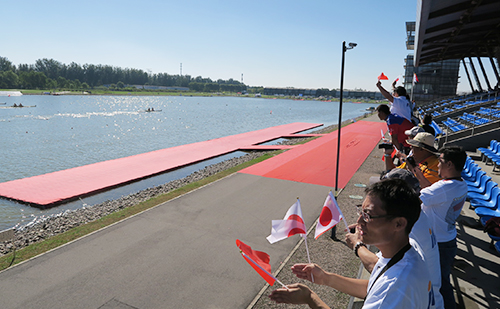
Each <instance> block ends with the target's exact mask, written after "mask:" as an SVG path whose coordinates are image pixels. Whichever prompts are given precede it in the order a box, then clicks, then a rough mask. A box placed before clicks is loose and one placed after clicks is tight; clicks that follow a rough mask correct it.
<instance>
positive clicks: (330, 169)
mask: <svg viewBox="0 0 500 309" xmlns="http://www.w3.org/2000/svg"><path fill="white" fill-rule="evenodd" d="M380 130H383V131H384V132H385V131H387V125H386V124H385V123H384V122H369V121H358V122H355V123H353V124H350V125H348V126H346V127H344V128H342V130H341V137H340V151H341V152H340V165H339V185H338V188H343V187H345V185H346V184H347V183H348V182H349V179H351V177H352V176H353V175H354V173H355V172H356V171H357V170H358V168H359V167H360V166H361V164H362V163H363V162H364V161H365V159H366V157H367V156H368V155H369V154H370V153H371V152H372V150H373V148H374V147H375V145H376V144H377V143H378V142H380V139H381V138H382V136H381V134H380ZM337 136H338V131H334V132H332V133H330V134H327V135H325V136H323V137H320V138H318V139H315V140H313V141H311V142H309V143H307V144H304V145H300V146H298V147H295V148H293V149H291V150H288V151H287V152H285V153H283V154H280V155H279V156H276V157H274V158H271V159H268V160H266V161H263V162H261V163H258V164H255V165H252V166H250V167H248V168H246V169H244V170H241V171H240V173H246V174H252V175H258V176H264V177H269V178H277V179H283V180H292V181H298V182H304V183H309V184H315V185H322V186H329V187H335V169H336V164H337V163H336V162H337Z"/></svg>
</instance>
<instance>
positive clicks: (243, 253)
mask: <svg viewBox="0 0 500 309" xmlns="http://www.w3.org/2000/svg"><path fill="white" fill-rule="evenodd" d="M240 253H241V254H242V255H243V256H244V257H246V258H247V259H248V260H249V261H251V262H252V264H253V265H255V266H257V267H258V268H260V270H262V271H263V272H265V273H266V274H268V275H269V276H271V277H272V278H273V279H274V280H276V282H278V283H279V284H281V286H282V287H284V288H285V289H287V290H290V289H289V288H288V287H287V286H286V285H284V284H283V282H281V281H279V280H278V278H276V277H275V276H273V275H272V274H270V273H269V272H268V271H267V270H265V269H264V268H262V266H260V265H259V264H257V263H256V262H255V261H254V260H253V259H252V258H251V257H249V256H248V255H247V254H246V253H245V252H243V251H240Z"/></svg>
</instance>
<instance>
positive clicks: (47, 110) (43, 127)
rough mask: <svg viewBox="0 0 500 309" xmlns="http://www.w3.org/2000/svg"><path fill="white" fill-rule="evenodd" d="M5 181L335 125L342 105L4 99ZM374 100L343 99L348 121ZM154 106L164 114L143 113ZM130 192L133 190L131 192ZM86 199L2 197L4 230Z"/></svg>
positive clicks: (0, 140)
mask: <svg viewBox="0 0 500 309" xmlns="http://www.w3.org/2000/svg"><path fill="white" fill-rule="evenodd" d="M0 101H2V102H6V105H7V106H9V105H13V104H14V103H16V104H19V103H22V104H23V105H30V106H31V105H36V107H33V108H10V109H2V110H0V162H1V167H2V168H1V172H0V182H5V181H10V180H14V179H19V178H24V177H31V176H36V175H41V174H45V173H50V172H54V171H58V170H64V169H68V168H72V167H77V166H82V165H86V164H92V163H96V162H101V161H104V160H111V159H116V158H121V157H127V156H131V155H136V154H140V153H145V152H149V151H154V150H158V149H164V148H169V147H173V146H178V145H184V144H190V143H195V142H199V141H205V140H209V139H214V138H219V137H223V136H228V135H234V134H239V133H244V132H248V131H253V130H259V129H264V128H267V127H271V126H277V125H282V124H287V123H291V122H309V123H324V124H325V125H330V124H334V123H336V122H337V120H338V103H337V102H319V101H293V100H282V99H275V100H269V99H260V98H237V97H182V96H178V97H177V96H172V97H163V96H21V97H2V98H1V99H0ZM368 106H373V105H371V104H363V103H360V104H355V103H345V104H344V106H343V119H349V118H354V117H357V116H359V115H362V114H363V113H365V109H366V108H367V107H368ZM150 107H154V108H155V110H161V112H153V113H146V112H144V111H145V110H146V109H148V108H150ZM236 155H241V154H231V155H229V156H226V157H223V158H218V159H213V160H211V161H209V162H204V163H200V164H198V165H196V166H192V167H189V168H186V169H185V170H182V171H176V172H175V173H169V175H163V176H162V177H160V178H158V179H155V180H146V181H144V182H143V183H141V184H135V185H134V186H132V187H127V188H120V189H115V190H112V192H105V193H102V194H100V195H98V196H95V197H93V198H88V199H86V200H85V203H86V204H88V205H93V204H97V203H100V202H103V201H105V200H106V199H114V198H118V197H120V196H122V195H127V194H130V193H133V192H136V191H138V190H141V189H143V188H147V187H148V186H154V185H157V184H159V183H158V182H168V181H170V180H173V179H177V178H181V177H184V176H186V175H187V174H188V173H191V172H193V171H195V170H197V169H200V168H203V167H204V166H206V165H208V164H212V163H215V162H218V161H220V160H222V159H226V158H228V157H231V156H236ZM130 190H132V191H130ZM83 203H84V202H74V203H71V204H68V205H61V206H58V207H56V208H54V209H48V210H40V209H37V208H33V207H30V206H27V205H23V204H19V203H16V202H13V201H9V200H6V199H1V198H0V230H2V229H4V228H9V227H12V226H15V225H16V224H26V223H27V222H30V221H32V220H33V219H35V218H37V217H39V216H42V215H50V214H54V213H59V212H62V211H64V210H66V209H75V208H78V207H81V206H82V204H83Z"/></svg>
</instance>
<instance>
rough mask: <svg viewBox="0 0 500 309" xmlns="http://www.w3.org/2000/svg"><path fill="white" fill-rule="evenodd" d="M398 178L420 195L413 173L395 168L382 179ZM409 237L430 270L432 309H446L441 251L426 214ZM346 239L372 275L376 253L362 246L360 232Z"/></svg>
mask: <svg viewBox="0 0 500 309" xmlns="http://www.w3.org/2000/svg"><path fill="white" fill-rule="evenodd" d="M396 178H397V179H402V180H404V181H405V182H406V183H407V184H408V185H410V187H411V188H412V189H414V190H415V192H416V193H417V194H419V193H420V183H419V181H418V179H417V178H416V177H415V176H414V175H413V174H412V172H410V171H408V170H406V169H401V168H394V169H392V170H391V171H390V172H389V173H387V174H385V175H384V176H383V177H382V179H396ZM400 207H406V205H405V204H401V205H400ZM355 226H356V224H353V225H352V226H349V228H354V227H355ZM409 237H410V244H411V246H412V247H413V248H415V250H416V251H417V252H418V254H419V255H420V256H421V258H422V260H423V261H424V263H425V265H426V267H427V269H428V270H429V275H430V277H431V281H432V289H433V296H434V301H433V302H431V304H430V308H436V309H442V308H444V302H443V297H442V296H441V293H440V292H439V290H440V288H441V267H440V263H439V249H438V245H437V241H436V236H435V234H434V232H433V231H432V228H431V225H430V222H429V219H428V218H427V215H426V214H425V213H424V212H421V213H420V217H419V218H418V220H417V222H415V225H413V228H412V229H411V233H410V235H409ZM345 238H346V244H347V245H348V246H349V247H350V248H351V249H355V250H356V255H357V256H358V257H359V258H360V260H361V262H362V263H363V265H364V267H365V268H366V270H367V271H368V272H370V273H371V272H372V270H373V268H374V266H375V264H376V263H377V261H378V258H377V256H376V255H375V253H373V252H372V251H370V250H368V248H367V247H365V246H363V245H360V242H361V239H360V235H359V232H358V231H356V232H355V233H347V234H346V237H345Z"/></svg>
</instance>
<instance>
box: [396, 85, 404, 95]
mask: <svg viewBox="0 0 500 309" xmlns="http://www.w3.org/2000/svg"><path fill="white" fill-rule="evenodd" d="M394 92H396V93H397V94H398V96H400V97H401V96H403V97H405V96H406V89H405V87H402V86H398V87H396V89H394Z"/></svg>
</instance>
